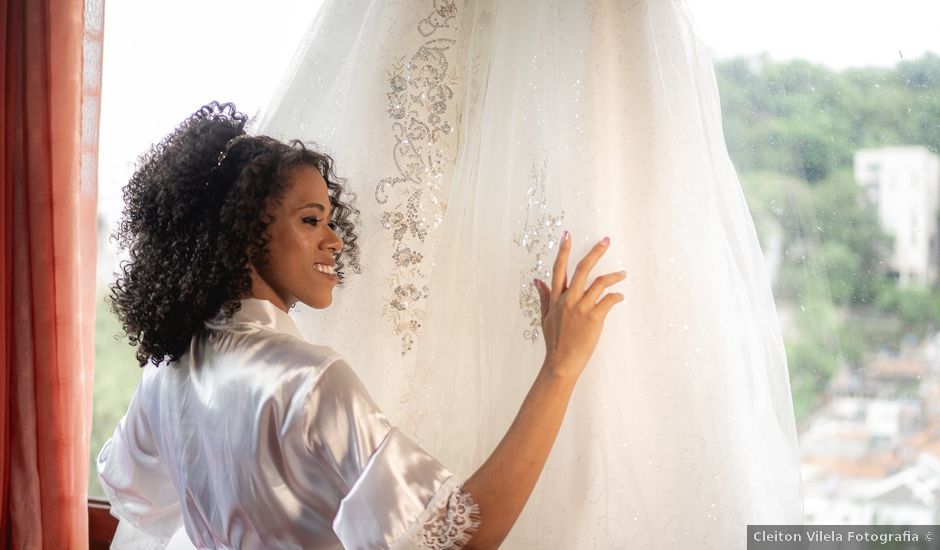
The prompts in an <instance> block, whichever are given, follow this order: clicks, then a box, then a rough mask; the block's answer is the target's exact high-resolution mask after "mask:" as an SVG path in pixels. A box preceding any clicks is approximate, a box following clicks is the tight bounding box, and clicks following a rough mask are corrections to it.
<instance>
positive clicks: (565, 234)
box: [561, 229, 568, 241]
mask: <svg viewBox="0 0 940 550" xmlns="http://www.w3.org/2000/svg"><path fill="white" fill-rule="evenodd" d="M561 240H563V241H567V240H568V230H567V229H565V232H564V234H562V236H561Z"/></svg>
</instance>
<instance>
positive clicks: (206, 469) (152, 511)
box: [97, 299, 479, 550]
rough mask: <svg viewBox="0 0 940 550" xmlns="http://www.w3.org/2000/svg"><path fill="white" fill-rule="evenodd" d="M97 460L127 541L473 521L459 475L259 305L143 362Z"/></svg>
mask: <svg viewBox="0 0 940 550" xmlns="http://www.w3.org/2000/svg"><path fill="white" fill-rule="evenodd" d="M97 467H98V475H99V478H100V480H101V485H102V487H103V488H104V490H105V492H106V493H107V495H108V498H109V500H110V501H111V510H112V514H113V515H115V516H116V517H118V518H119V519H121V524H122V532H124V531H125V530H127V529H130V525H132V526H133V527H134V528H135V529H134V531H135V532H136V533H137V537H136V538H134V542H133V543H132V544H133V545H134V547H137V548H140V547H148V548H165V547H166V546H167V544H168V543H169V541H170V539H171V538H173V536H174V533H177V532H178V531H179V530H180V529H181V527H185V532H186V534H187V535H188V538H189V539H190V540H191V541H192V544H193V545H194V546H195V547H197V548H246V549H247V548H315V549H339V548H347V549H370V550H371V549H376V548H460V547H461V546H463V545H464V544H465V543H466V542H467V541H468V540H469V538H470V536H471V535H472V534H473V533H474V532H475V531H476V529H477V528H478V526H479V516H478V513H477V512H478V509H477V507H476V505H475V504H474V503H473V500H472V498H471V496H470V495H469V493H467V492H465V491H463V490H462V481H461V480H460V479H458V477H457V476H456V475H454V474H453V473H452V472H450V471H449V470H448V469H447V468H445V467H444V466H443V465H442V464H440V463H439V462H438V461H437V460H435V459H434V458H433V457H432V456H430V455H428V454H427V453H426V452H424V451H423V450H422V449H421V448H420V447H418V446H417V445H416V444H415V443H414V442H412V441H411V440H410V439H409V438H408V437H406V436H405V435H404V434H403V433H402V432H401V431H399V430H398V429H397V428H395V427H394V426H392V425H391V424H390V422H389V421H388V419H387V418H386V416H385V415H384V414H383V413H382V412H381V411H379V410H378V408H377V407H376V405H375V403H374V401H373V400H372V398H371V397H370V395H369V393H368V392H367V391H366V389H365V387H363V385H362V383H361V381H360V380H359V378H358V377H357V376H356V374H355V373H354V372H353V370H352V369H351V368H350V366H349V364H347V362H346V361H345V360H344V359H343V358H342V357H341V356H340V355H339V354H338V353H337V352H336V351H334V350H333V349H331V348H330V347H328V346H321V345H314V344H311V343H309V342H306V341H304V340H303V338H302V337H301V336H300V333H299V332H298V331H297V327H296V326H295V325H294V322H293V320H292V319H291V318H290V316H288V315H287V313H285V312H284V311H282V310H280V309H279V308H277V307H276V306H274V305H273V304H272V303H270V302H268V301H266V300H259V299H246V300H242V302H241V310H240V311H238V312H237V313H235V315H233V316H232V318H231V319H230V320H228V321H226V320H225V319H224V317H223V315H222V314H221V313H220V314H219V315H217V316H216V317H215V318H213V319H211V320H209V321H207V322H206V323H205V330H204V331H203V332H201V333H199V334H196V335H195V336H194V337H193V339H192V343H191V346H190V349H189V350H188V351H187V352H186V353H185V354H184V355H183V356H182V357H181V358H180V361H179V362H178V365H176V366H171V365H167V364H165V363H164V364H162V365H161V366H160V367H159V368H157V367H154V366H153V365H150V364H148V365H147V366H146V367H144V374H143V377H142V379H141V381H140V385H139V386H138V388H137V390H136V391H135V393H134V396H133V398H132V399H131V402H130V405H129V407H128V410H127V413H126V414H125V416H124V418H122V419H121V421H120V422H119V423H118V425H117V427H116V428H115V430H114V434H113V436H112V437H111V439H110V440H108V442H107V443H105V445H104V446H103V447H102V449H101V451H100V453H99V455H98V460H97ZM128 524H130V525H128ZM179 538H181V536H180V534H179V533H177V537H175V538H174V540H176V539H179ZM118 545H119V544H118V543H117V542H115V543H114V544H113V545H112V547H117V546H118Z"/></svg>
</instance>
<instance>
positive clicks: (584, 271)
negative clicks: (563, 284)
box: [570, 237, 610, 300]
mask: <svg viewBox="0 0 940 550" xmlns="http://www.w3.org/2000/svg"><path fill="white" fill-rule="evenodd" d="M609 245H610V239H609V238H607V237H604V238H603V239H601V241H600V242H598V243H597V244H595V245H594V247H593V248H591V250H590V251H588V253H587V254H585V255H584V257H583V258H581V261H580V262H578V266H577V267H576V268H575V270H574V275H573V276H572V277H571V285H570V288H571V289H572V290H573V291H574V295H573V297H574V298H575V299H578V300H580V299H581V295H582V294H584V281H585V280H587V276H588V275H589V274H590V273H591V270H592V269H594V265H595V264H597V260H599V259H600V258H601V256H602V255H603V254H604V252H607V248H608V247H609Z"/></svg>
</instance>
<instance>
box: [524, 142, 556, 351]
mask: <svg viewBox="0 0 940 550" xmlns="http://www.w3.org/2000/svg"><path fill="white" fill-rule="evenodd" d="M547 166H548V165H547V161H546V159H545V155H544V153H540V154H539V155H538V157H537V158H536V160H535V162H534V163H533V164H532V169H531V172H530V179H531V182H530V184H529V188H528V190H527V191H526V206H525V210H526V212H525V222H524V223H523V228H522V232H521V233H517V234H514V235H513V242H515V243H516V244H517V245H519V246H521V247H522V248H524V249H525V251H526V253H528V254H529V257H530V262H531V263H530V264H529V265H530V266H529V267H528V268H525V269H522V270H521V271H520V277H521V279H522V282H521V284H520V287H519V308H520V309H521V310H522V315H523V316H524V317H525V318H526V319H527V320H528V322H529V326H528V328H526V329H525V330H524V331H523V336H524V337H525V339H526V340H530V341H532V342H535V341H537V340H538V339H539V336H540V335H541V333H542V307H541V303H540V300H539V292H538V289H536V288H535V287H534V286H533V285H532V279H533V278H534V277H538V278H539V279H541V280H542V281H545V282H546V283H548V284H551V280H552V279H551V277H552V263H551V262H550V261H549V257H548V255H549V254H550V253H551V251H552V250H553V249H554V248H555V246H557V245H558V235H557V233H558V229H559V228H560V227H561V223H562V220H563V219H564V217H565V212H564V210H562V211H561V213H560V214H550V213H548V212H546V210H547V206H546V203H547V201H546V199H545V181H546V179H547V172H548V167H547Z"/></svg>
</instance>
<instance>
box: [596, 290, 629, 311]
mask: <svg viewBox="0 0 940 550" xmlns="http://www.w3.org/2000/svg"><path fill="white" fill-rule="evenodd" d="M622 301H623V294H621V293H619V292H609V293H607V294H605V295H604V297H603V298H602V299H601V301H600V302H598V303H597V305H596V306H594V307H595V308H596V309H595V311H597V313H600V314H601V316H602V317H603V316H606V315H607V314H608V313H609V312H610V308H612V307H614V305H616V304H619V303H620V302H622Z"/></svg>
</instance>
